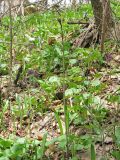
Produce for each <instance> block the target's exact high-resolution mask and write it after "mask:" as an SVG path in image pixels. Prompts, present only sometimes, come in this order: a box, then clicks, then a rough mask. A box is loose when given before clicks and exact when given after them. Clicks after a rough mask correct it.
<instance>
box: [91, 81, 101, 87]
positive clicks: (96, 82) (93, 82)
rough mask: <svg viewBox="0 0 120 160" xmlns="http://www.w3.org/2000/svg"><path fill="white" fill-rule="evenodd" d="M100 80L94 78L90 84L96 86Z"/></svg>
mask: <svg viewBox="0 0 120 160" xmlns="http://www.w3.org/2000/svg"><path fill="white" fill-rule="evenodd" d="M100 83H101V82H100V80H99V79H96V80H93V81H92V82H91V85H92V86H93V87H97V86H99V85H100Z"/></svg>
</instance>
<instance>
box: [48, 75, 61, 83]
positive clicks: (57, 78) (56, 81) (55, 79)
mask: <svg viewBox="0 0 120 160" xmlns="http://www.w3.org/2000/svg"><path fill="white" fill-rule="evenodd" d="M49 82H50V83H57V84H59V85H60V79H59V77H58V76H52V77H50V78H49Z"/></svg>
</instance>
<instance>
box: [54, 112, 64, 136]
mask: <svg viewBox="0 0 120 160" xmlns="http://www.w3.org/2000/svg"><path fill="white" fill-rule="evenodd" d="M54 113H55V118H56V120H57V122H58V125H59V128H60V133H61V135H63V127H62V123H61V119H60V116H59V115H58V113H57V112H56V111H54Z"/></svg>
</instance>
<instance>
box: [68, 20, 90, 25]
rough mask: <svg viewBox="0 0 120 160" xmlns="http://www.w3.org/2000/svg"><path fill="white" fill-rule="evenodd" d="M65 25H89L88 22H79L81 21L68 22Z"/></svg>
mask: <svg viewBox="0 0 120 160" xmlns="http://www.w3.org/2000/svg"><path fill="white" fill-rule="evenodd" d="M67 24H87V25H89V23H88V22H81V21H68V22H67Z"/></svg>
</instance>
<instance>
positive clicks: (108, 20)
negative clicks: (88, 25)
mask: <svg viewBox="0 0 120 160" xmlns="http://www.w3.org/2000/svg"><path fill="white" fill-rule="evenodd" d="M106 3H107V7H106V8H107V9H106V13H105V28H104V30H105V37H109V35H110V31H111V29H112V27H114V22H113V19H112V12H111V7H110V1H109V0H103V1H102V2H101V0H91V4H92V8H93V14H94V17H95V24H96V26H97V28H98V32H99V34H100V35H101V34H102V20H103V16H104V15H103V12H104V10H105V5H106Z"/></svg>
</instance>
